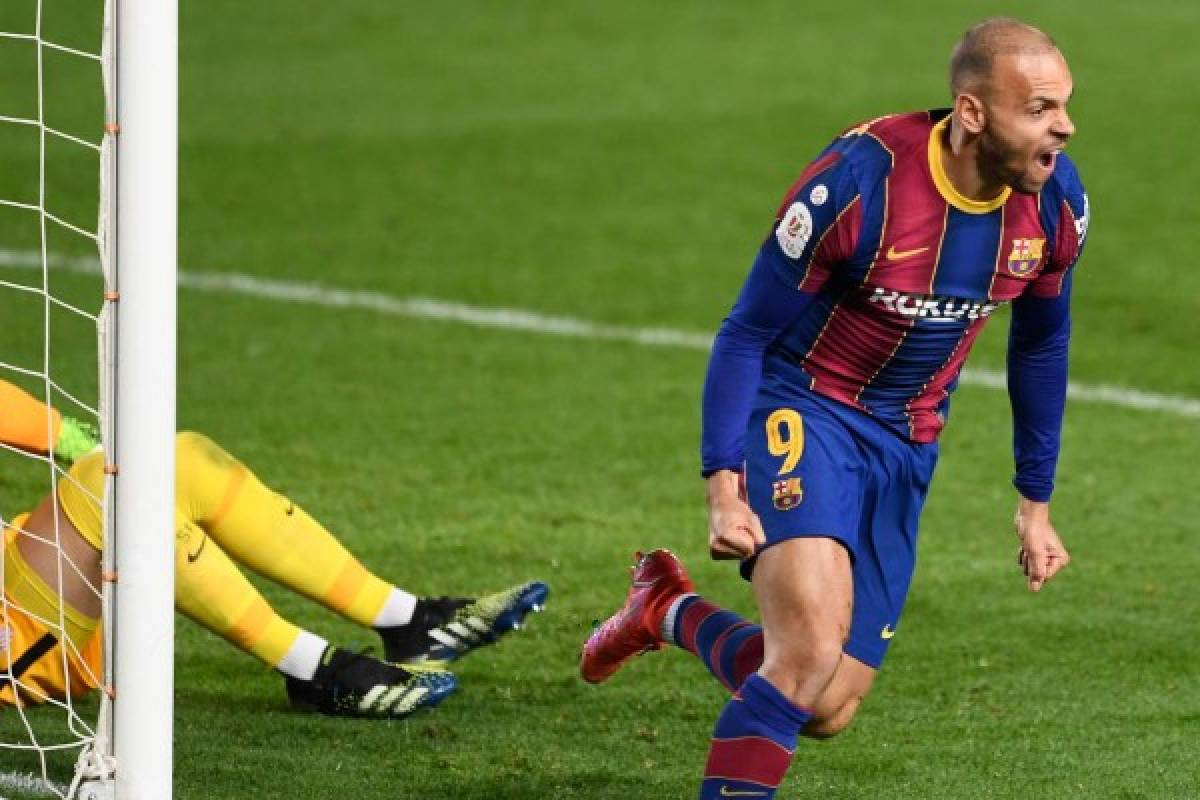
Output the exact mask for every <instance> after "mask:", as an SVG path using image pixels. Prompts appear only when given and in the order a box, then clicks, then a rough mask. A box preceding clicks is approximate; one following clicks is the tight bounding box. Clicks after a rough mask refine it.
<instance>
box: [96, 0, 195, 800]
mask: <svg viewBox="0 0 1200 800" xmlns="http://www.w3.org/2000/svg"><path fill="white" fill-rule="evenodd" d="M114 2H115V4H116V14H115V15H114V17H113V23H114V28H115V30H114V31H113V35H114V36H115V38H114V40H113V41H115V45H116V46H115V56H116V76H115V78H116V80H115V85H114V87H113V92H112V94H113V95H115V97H116V112H117V113H116V118H115V122H116V126H117V134H116V137H115V138H116V143H117V146H116V154H115V156H116V158H115V160H116V164H115V177H116V181H115V191H116V198H115V199H116V203H115V206H112V207H115V210H116V221H117V225H116V241H115V252H114V253H113V255H114V256H115V263H116V265H117V269H116V274H117V276H118V277H117V284H116V285H115V286H113V287H112V289H113V290H115V291H116V292H117V293H118V294H119V300H117V302H116V303H115V304H114V306H113V307H114V308H115V312H116V313H115V323H116V325H115V337H114V338H115V342H113V343H111V344H110V345H109V352H110V353H111V354H112V355H113V356H114V366H115V369H114V370H113V374H114V376H115V394H114V397H113V409H114V412H115V420H114V422H115V425H114V427H115V430H114V434H115V437H114V438H115V447H114V452H113V456H114V457H113V458H111V459H110V460H111V463H113V464H114V465H115V474H114V475H113V476H112V480H113V487H112V497H113V499H114V503H113V504H112V507H113V517H112V523H113V527H112V530H113V531H114V533H115V535H114V536H113V537H112V539H113V541H114V548H113V550H112V552H111V553H110V556H109V557H110V558H111V565H112V572H111V573H110V576H115V581H113V582H109V583H108V586H107V591H108V592H109V596H110V602H109V604H108V605H109V607H110V609H111V610H112V612H113V615H114V619H113V628H112V629H110V630H111V636H110V640H111V641H112V643H113V649H112V650H111V658H112V668H113V684H112V685H113V686H114V687H115V698H114V702H113V715H112V718H111V720H110V722H111V732H112V739H111V742H112V744H113V755H114V757H115V767H116V798H117V800H163V799H164V798H170V796H171V776H172V757H171V749H172V743H173V737H172V720H173V716H174V703H173V694H174V681H173V670H174V656H175V646H174V631H175V616H174V615H175V610H174V609H175V605H174V584H175V581H174V563H175V552H174V548H175V537H174V536H173V535H171V531H173V530H174V527H175V516H174V510H175V291H176V230H177V222H176V208H177V192H176V185H177V148H178V141H179V137H178V85H179V84H178V28H179V20H178V0H114ZM113 601H115V602H113Z"/></svg>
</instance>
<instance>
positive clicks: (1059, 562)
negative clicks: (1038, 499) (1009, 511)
mask: <svg viewBox="0 0 1200 800" xmlns="http://www.w3.org/2000/svg"><path fill="white" fill-rule="evenodd" d="M1013 523H1014V527H1015V528H1016V531H1017V538H1018V539H1020V540H1021V547H1020V549H1019V550H1018V551H1017V564H1019V565H1020V567H1021V571H1022V572H1023V573H1025V579H1026V581H1027V582H1028V584H1029V590H1030V591H1032V592H1037V591H1040V590H1041V588H1042V587H1043V586H1044V585H1045V584H1046V581H1048V580H1050V579H1051V578H1053V577H1054V576H1055V574H1057V573H1058V571H1059V570H1061V569H1062V568H1063V567H1065V566H1066V565H1067V564H1069V563H1070V562H1071V556H1070V554H1069V553H1067V548H1066V547H1064V546H1063V543H1062V540H1061V539H1059V538H1058V532H1057V531H1056V530H1054V526H1053V525H1052V524H1050V507H1049V504H1048V503H1035V502H1033V501H1031V500H1026V499H1025V498H1021V502H1020V504H1019V505H1018V506H1017V515H1016V518H1015V519H1014V521H1013Z"/></svg>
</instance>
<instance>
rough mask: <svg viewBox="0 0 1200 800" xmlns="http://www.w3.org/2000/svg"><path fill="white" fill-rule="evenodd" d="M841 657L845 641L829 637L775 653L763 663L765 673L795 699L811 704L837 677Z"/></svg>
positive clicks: (805, 704)
mask: <svg viewBox="0 0 1200 800" xmlns="http://www.w3.org/2000/svg"><path fill="white" fill-rule="evenodd" d="M841 657H842V647H841V643H840V642H839V641H837V639H836V638H834V637H826V638H824V639H821V640H817V641H815V642H809V643H807V644H806V646H796V647H790V648H787V649H784V650H783V651H782V652H776V653H773V654H772V656H771V657H770V658H768V659H767V661H766V662H764V664H763V675H764V676H765V677H766V678H767V680H769V681H771V683H772V684H774V685H775V686H776V687H777V688H778V689H779V690H780V691H781V692H783V693H784V694H785V695H787V697H788V698H789V699H790V700H791V701H792V702H793V703H796V704H797V705H799V706H804V707H806V708H811V707H812V706H813V705H814V703H816V701H817V699H818V698H819V697H820V696H821V695H822V693H823V692H824V691H825V689H826V687H828V685H829V682H830V681H831V680H832V679H833V675H834V673H835V672H836V671H837V666H838V662H839V661H840V660H841Z"/></svg>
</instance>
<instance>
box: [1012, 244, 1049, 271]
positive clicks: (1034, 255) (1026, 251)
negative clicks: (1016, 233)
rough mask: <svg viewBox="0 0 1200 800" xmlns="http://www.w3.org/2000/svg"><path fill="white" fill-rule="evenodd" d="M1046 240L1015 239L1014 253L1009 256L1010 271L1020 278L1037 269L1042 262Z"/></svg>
mask: <svg viewBox="0 0 1200 800" xmlns="http://www.w3.org/2000/svg"><path fill="white" fill-rule="evenodd" d="M1045 246H1046V240H1045V239H1013V248H1012V252H1011V253H1010V254H1009V256H1008V271H1009V272H1010V273H1011V274H1013V275H1016V276H1017V277H1018V278H1019V277H1022V276H1024V275H1028V274H1029V273H1031V272H1033V271H1034V270H1035V269H1037V265H1038V262H1040V261H1041V260H1042V250H1043V249H1044V248H1045Z"/></svg>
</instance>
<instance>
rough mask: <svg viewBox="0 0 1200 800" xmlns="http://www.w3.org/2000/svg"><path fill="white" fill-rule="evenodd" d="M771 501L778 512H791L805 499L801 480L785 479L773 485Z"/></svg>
mask: <svg viewBox="0 0 1200 800" xmlns="http://www.w3.org/2000/svg"><path fill="white" fill-rule="evenodd" d="M771 488H772V490H773V491H772V493H771V500H772V502H774V504H775V508H776V510H778V511H791V510H792V509H793V508H795V507H796V506H798V505H800V501H801V500H803V499H804V486H803V484H801V483H800V479H799V478H784V479H783V480H781V481H775V482H774V483H772V484H771Z"/></svg>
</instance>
